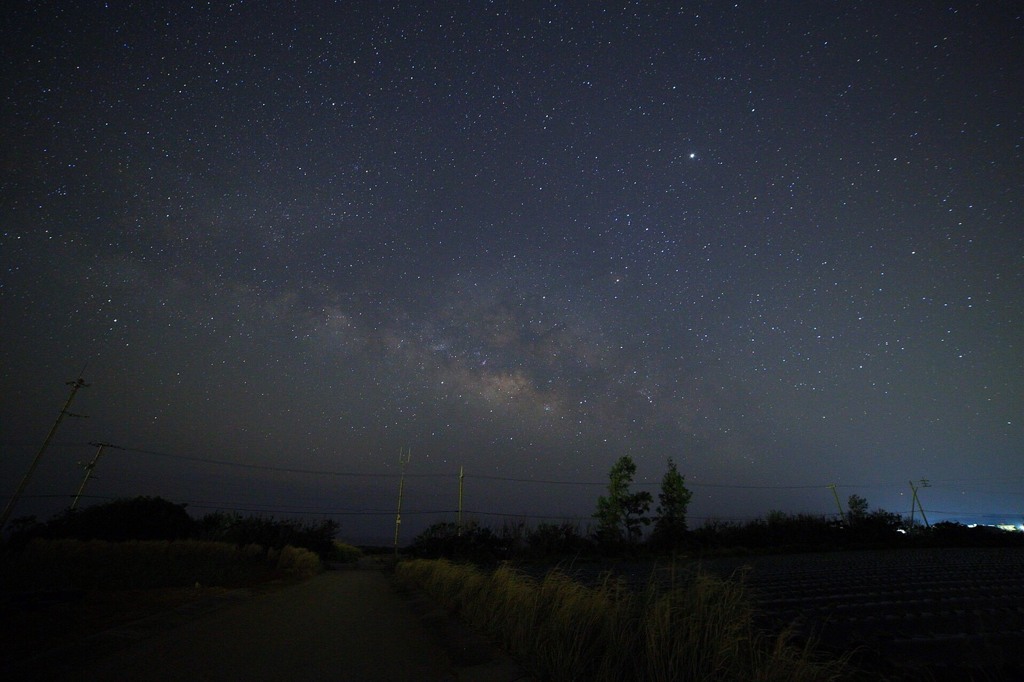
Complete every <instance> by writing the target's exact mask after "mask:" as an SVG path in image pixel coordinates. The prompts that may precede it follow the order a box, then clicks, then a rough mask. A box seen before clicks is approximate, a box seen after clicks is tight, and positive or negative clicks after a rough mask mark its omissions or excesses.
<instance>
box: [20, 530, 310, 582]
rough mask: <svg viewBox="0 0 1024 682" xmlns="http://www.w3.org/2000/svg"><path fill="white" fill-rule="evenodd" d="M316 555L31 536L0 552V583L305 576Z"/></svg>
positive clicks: (211, 544)
mask: <svg viewBox="0 0 1024 682" xmlns="http://www.w3.org/2000/svg"><path fill="white" fill-rule="evenodd" d="M321 568H322V567H321V564H320V559H319V557H318V556H317V555H316V554H314V553H313V552H310V551H309V550H306V549H297V548H295V547H291V546H286V547H284V548H283V549H281V550H275V549H270V550H267V549H265V548H264V547H261V546H260V545H246V546H242V547H239V546H237V545H233V544H228V543H224V542H206V541H199V540H174V541H167V540H142V541H127V542H108V541H105V540H72V539H62V540H43V539H36V540H33V541H32V542H31V543H29V545H28V546H27V547H25V548H24V549H22V550H19V551H11V552H6V553H4V554H3V556H2V557H0V589H5V590H69V589H73V590H105V589H147V588H157V587H183V586H192V585H194V584H196V583H200V584H202V585H218V586H226V585H239V584H245V583H250V582H253V581H258V580H264V579H266V578H268V577H272V576H273V575H280V574H286V575H292V576H297V577H308V576H311V575H313V574H315V573H318V572H319V571H320V570H321Z"/></svg>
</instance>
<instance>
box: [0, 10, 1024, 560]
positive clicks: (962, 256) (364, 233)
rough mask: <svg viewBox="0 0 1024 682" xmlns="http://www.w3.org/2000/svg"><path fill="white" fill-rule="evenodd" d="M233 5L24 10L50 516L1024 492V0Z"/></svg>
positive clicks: (5, 474)
mask: <svg viewBox="0 0 1024 682" xmlns="http://www.w3.org/2000/svg"><path fill="white" fill-rule="evenodd" d="M161 5H166V6H161ZM195 5H196V6H194V7H193V6H188V4H187V3H178V2H173V3H148V2H142V3H123V2H109V3H99V2H92V3H85V2H82V3H65V2H10V3H5V4H4V8H3V10H2V16H0V73H2V88H0V131H2V132H0V136H2V143H0V237H2V242H0V244H2V246H0V263H2V266H3V267H2V271H0V284H2V289H0V334H2V337H0V340H2V342H0V368H2V371H0V380H2V384H0V395H2V398H0V419H2V421H0V427H2V433H0V440H2V461H0V482H2V485H3V489H2V490H0V495H2V497H3V501H4V502H5V503H6V500H7V499H8V498H9V496H10V494H11V493H13V491H14V489H15V488H16V486H17V483H18V481H19V480H20V479H21V477H22V475H23V474H24V472H25V471H26V469H27V468H28V466H29V464H30V462H31V461H32V457H33V455H34V454H35V452H36V450H37V449H38V448H39V446H40V444H41V443H42V441H43V439H44V438H45V436H46V434H47V432H48V430H49V428H50V426H51V425H52V424H53V421H54V419H55V418H56V417H57V415H58V413H59V411H60V408H61V406H62V405H63V403H64V401H65V400H66V398H67V395H68V391H69V387H68V386H66V385H65V382H67V381H70V380H74V379H76V378H78V377H79V376H81V377H82V378H84V380H85V381H86V382H87V383H88V384H89V387H88V388H83V389H82V390H81V391H80V392H79V394H78V396H77V397H76V399H75V403H74V405H73V406H72V408H71V411H72V412H75V413H78V414H84V415H88V418H87V419H78V418H73V417H69V418H67V419H66V420H65V422H64V424H63V425H62V426H61V428H60V430H59V432H58V434H57V436H56V438H55V439H54V444H53V445H52V446H51V447H50V449H49V450H48V451H47V452H46V454H45V455H44V458H43V460H42V463H41V464H40V466H39V469H38V470H37V471H36V473H35V474H34V476H33V478H32V481H31V483H30V485H29V487H28V489H27V490H26V493H25V495H26V496H25V498H24V499H23V500H22V501H21V503H20V504H19V507H18V509H17V511H16V512H15V514H14V516H15V517H18V516H22V515H26V514H39V515H41V516H42V517H44V518H45V517H47V516H49V515H50V514H51V513H53V512H56V511H57V510H59V509H61V508H63V507H66V506H67V505H68V504H69V500H70V496H71V495H73V494H74V492H75V491H76V489H77V487H78V485H79V483H80V482H81V479H82V475H83V469H82V467H81V466H80V465H79V462H87V461H88V460H89V459H91V457H92V456H93V455H94V454H95V450H96V448H94V447H92V446H90V445H88V443H89V442H90V441H93V442H95V441H105V442H108V443H112V444H115V445H118V446H121V447H122V448H125V449H124V450H114V449H107V450H106V451H105V452H104V454H103V458H102V459H101V460H100V462H99V464H98V465H97V468H96V475H97V478H96V479H94V480H93V481H91V482H90V484H89V487H88V489H87V494H89V495H91V496H94V497H90V498H87V499H85V500H83V503H84V504H95V503H97V502H102V501H104V500H106V499H110V498H114V497H123V496H135V495H160V496H162V497H165V498H167V499H170V500H173V501H175V502H183V503H184V502H187V503H188V504H189V508H190V509H191V510H193V511H194V512H195V513H197V514H202V513H206V512H208V511H212V510H215V509H222V510H242V511H243V512H245V513H249V512H252V511H258V512H262V513H266V514H273V515H275V516H277V517H285V516H289V515H296V516H297V517H299V518H306V519H319V518H323V517H324V516H328V517H330V518H334V519H335V520H337V521H338V522H339V523H340V524H341V527H342V535H343V536H344V537H349V538H353V539H366V538H376V539H380V540H381V541H387V540H389V539H390V536H391V534H392V532H393V528H394V517H393V514H392V513H391V512H392V510H393V509H394V507H395V502H396V497H397V489H398V478H397V474H398V472H399V465H398V461H399V451H400V449H401V448H411V451H412V455H411V462H410V464H409V467H408V473H409V478H407V480H406V486H405V489H406V493H407V495H406V499H405V502H404V505H405V511H406V514H404V515H403V520H404V523H403V526H402V528H403V534H404V535H405V536H406V537H411V536H412V535H413V534H415V533H416V532H417V531H418V530H420V529H422V527H424V526H425V525H426V524H427V523H430V522H433V521H437V520H442V519H446V520H454V515H453V514H451V513H447V514H445V513H441V514H433V513H425V512H450V511H452V510H454V509H455V508H456V506H457V490H458V472H459V467H460V466H463V467H465V508H466V509H467V510H468V511H471V512H473V513H472V514H471V515H470V516H471V517H472V518H475V519H478V520H480V521H481V522H482V523H484V524H488V525H500V524H501V523H502V522H503V521H504V520H505V519H507V518H510V517H511V516H512V515H524V516H526V517H529V518H528V519H527V520H528V522H530V523H536V522H539V521H540V520H543V519H556V518H560V517H569V518H580V517H582V518H583V520H582V521H581V524H583V526H585V525H586V523H587V520H586V517H588V516H589V515H590V514H592V513H593V511H594V507H595V502H596V498H597V496H598V495H600V494H601V493H602V492H603V490H602V487H601V485H600V484H601V483H603V482H606V481H607V473H608V470H609V468H610V467H611V465H612V464H613V463H614V461H615V460H616V459H617V458H618V457H620V456H622V455H630V456H631V457H633V459H634V460H635V461H636V463H637V466H638V475H637V481H636V483H637V485H650V486H651V487H649V488H647V489H649V490H651V491H652V492H654V493H656V492H657V482H658V481H659V480H660V477H661V475H662V473H663V472H664V470H665V466H666V460H667V458H669V457H672V458H673V459H674V460H675V461H676V462H677V463H678V464H679V468H680V471H681V472H682V473H683V474H685V475H686V478H687V483H688V484H689V485H690V487H691V488H692V489H693V490H694V498H693V502H692V504H691V507H690V513H691V517H692V518H691V525H697V524H699V523H701V522H702V521H703V520H704V519H707V518H712V517H714V518H719V519H749V518H753V517H756V516H759V515H763V514H765V513H767V512H768V511H770V510H782V511H786V512H792V513H796V512H812V513H821V514H827V513H834V512H836V505H835V499H834V498H833V496H832V492H831V490H829V488H828V487H827V486H828V485H829V484H833V483H834V484H836V485H837V486H838V488H837V490H838V493H839V495H840V497H841V498H842V499H843V500H844V501H845V499H846V497H847V496H848V495H849V494H851V493H857V494H859V495H862V496H864V497H866V498H867V499H868V501H869V503H870V504H871V506H872V507H883V508H885V509H888V510H890V511H897V512H903V513H909V509H910V486H909V481H911V480H913V481H915V484H917V482H919V481H920V480H921V479H927V480H928V481H929V483H930V487H928V488H926V489H922V490H921V492H920V494H921V499H922V502H923V504H924V507H925V509H926V510H927V511H928V512H929V520H930V521H932V522H934V521H937V520H942V519H960V520H964V521H972V520H974V521H983V522H989V523H994V522H1012V523H1020V522H1021V521H1022V520H1024V414H1022V406H1024V310H1022V304H1024V203H1022V198H1024V9H1022V7H1021V5H1020V4H1019V3H1016V2H979V3H961V2H947V3H938V2H919V3H914V2H899V3H879V2H863V3H845V2H827V3H826V2H821V3H812V2H771V3H757V2H739V3H725V2H707V3H703V2H679V3H660V2H632V3H622V5H621V6H615V7H613V6H612V3H582V2H580V3H573V2H566V3H555V2H482V1H479V2H478V1H474V2H398V3H383V2H373V1H368V2H337V3H326V2H319V3H312V2H311V3H269V2H268V3H263V2H260V3H247V2H234V3H220V2H213V3H195ZM83 368H84V369H83ZM506 479H511V480H506ZM595 483H596V484H598V485H587V484H595Z"/></svg>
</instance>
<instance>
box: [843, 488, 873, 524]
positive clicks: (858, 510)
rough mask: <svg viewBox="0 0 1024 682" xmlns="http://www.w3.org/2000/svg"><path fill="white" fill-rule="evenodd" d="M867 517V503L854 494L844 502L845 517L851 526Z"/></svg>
mask: <svg viewBox="0 0 1024 682" xmlns="http://www.w3.org/2000/svg"><path fill="white" fill-rule="evenodd" d="M867 515H868V501H867V500H866V499H865V498H863V497H861V496H860V495H857V494H856V493H854V494H853V495H850V497H849V498H847V500H846V517H847V519H848V520H849V522H850V523H851V524H853V523H857V522H858V521H861V520H863V519H865V518H867Z"/></svg>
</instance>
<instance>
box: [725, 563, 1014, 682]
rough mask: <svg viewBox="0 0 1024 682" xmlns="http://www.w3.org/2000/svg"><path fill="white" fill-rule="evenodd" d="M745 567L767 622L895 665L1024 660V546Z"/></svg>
mask: <svg viewBox="0 0 1024 682" xmlns="http://www.w3.org/2000/svg"><path fill="white" fill-rule="evenodd" d="M742 566H743V564H742V563H741V562H738V561H736V560H726V561H718V562H712V563H710V564H708V565H705V568H709V569H711V570H714V571H715V572H723V573H730V572H735V571H737V570H740V571H741V572H742V573H743V574H744V576H745V581H746V583H747V585H748V587H749V588H750V592H751V595H752V596H753V597H754V598H755V601H756V603H757V606H758V608H759V610H760V611H761V612H762V614H763V616H764V618H765V623H766V624H768V625H769V626H770V627H773V628H782V627H791V628H792V629H793V631H794V633H795V634H796V635H797V636H804V637H806V636H812V637H815V638H817V639H818V640H819V641H820V642H821V643H822V644H823V645H825V646H826V647H828V648H830V649H833V650H836V651H851V650H854V649H856V648H858V647H859V648H860V649H861V650H862V651H864V652H865V656H867V658H869V659H870V658H875V659H877V660H880V661H882V663H883V665H888V666H889V667H890V668H891V669H899V670H904V671H905V670H908V669H910V670H914V669H917V668H928V669H929V670H930V671H931V672H932V674H935V671H941V670H952V669H957V670H961V671H962V670H964V669H968V668H980V667H985V668H986V669H987V670H991V669H998V670H1002V671H1005V670H1013V671H1020V670H1021V669H1022V667H1024V550H1020V549H1011V550H1007V549H954V550H931V549H929V550H904V551H897V552H844V553H834V554H816V555H800V556H796V555H794V556H776V557H758V558H756V559H753V560H750V561H749V562H748V563H747V564H746V567H745V568H744V567H742Z"/></svg>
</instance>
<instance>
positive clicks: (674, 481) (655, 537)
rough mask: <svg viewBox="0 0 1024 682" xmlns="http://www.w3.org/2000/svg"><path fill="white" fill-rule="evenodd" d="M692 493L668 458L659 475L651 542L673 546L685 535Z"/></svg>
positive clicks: (683, 477)
mask: <svg viewBox="0 0 1024 682" xmlns="http://www.w3.org/2000/svg"><path fill="white" fill-rule="evenodd" d="M692 497H693V493H692V492H690V490H689V489H688V488H687V487H686V477H685V476H683V475H682V474H680V473H679V469H677V468H676V463H675V462H674V461H672V458H671V457H669V458H668V471H666V472H665V475H664V476H662V477H661V492H659V493H658V508H657V510H656V512H657V514H658V516H657V518H656V520H655V522H654V532H653V533H651V544H653V545H655V546H658V547H666V548H669V547H671V548H675V547H678V546H679V544H680V543H681V542H682V540H683V538H685V537H686V509H687V508H688V507H689V505H690V498H692Z"/></svg>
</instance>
